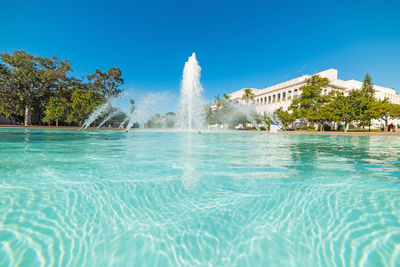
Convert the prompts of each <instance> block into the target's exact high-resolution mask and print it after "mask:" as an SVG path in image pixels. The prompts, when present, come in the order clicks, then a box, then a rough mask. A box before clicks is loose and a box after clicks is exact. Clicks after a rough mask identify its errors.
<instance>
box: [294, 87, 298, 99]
mask: <svg viewBox="0 0 400 267" xmlns="http://www.w3.org/2000/svg"><path fill="white" fill-rule="evenodd" d="M298 93H299V90H297V89H294V91H293V98H297V95H298Z"/></svg>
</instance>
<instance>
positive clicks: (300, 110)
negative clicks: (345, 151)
mask: <svg viewBox="0 0 400 267" xmlns="http://www.w3.org/2000/svg"><path fill="white" fill-rule="evenodd" d="M328 84H329V80H328V79H327V78H321V77H320V76H318V75H313V76H312V77H311V78H309V79H308V80H307V82H306V85H304V86H302V87H300V88H299V90H300V91H301V96H300V98H295V99H293V100H292V104H291V106H290V110H292V112H293V114H294V116H296V117H297V118H305V119H307V120H308V121H310V122H317V123H320V124H321V127H322V126H323V123H324V122H325V121H326V117H325V116H321V115H322V108H323V106H324V104H325V103H327V102H328V101H329V96H327V95H322V89H323V88H325V87H326V86H327V85H328Z"/></svg>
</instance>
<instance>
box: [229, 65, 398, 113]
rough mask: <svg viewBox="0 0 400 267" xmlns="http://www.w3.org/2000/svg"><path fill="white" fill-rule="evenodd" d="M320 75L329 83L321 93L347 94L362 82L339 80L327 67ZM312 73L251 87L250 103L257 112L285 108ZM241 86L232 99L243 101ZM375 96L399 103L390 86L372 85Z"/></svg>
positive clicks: (296, 95) (297, 94)
mask: <svg viewBox="0 0 400 267" xmlns="http://www.w3.org/2000/svg"><path fill="white" fill-rule="evenodd" d="M317 74H318V75H319V76H320V77H324V78H328V79H329V85H328V86H327V87H326V88H325V89H324V90H323V94H328V93H329V92H330V91H332V90H339V91H343V92H344V93H345V94H348V93H349V92H350V91H351V90H353V89H360V88H361V86H362V82H359V81H356V80H348V81H344V80H340V79H338V71H337V70H335V69H329V70H326V71H322V72H319V73H317ZM311 76H312V75H303V76H301V77H298V78H296V79H292V80H289V81H286V82H283V83H279V84H276V85H273V86H270V87H267V88H264V89H256V88H251V89H252V92H253V94H254V95H255V97H254V99H253V101H252V104H253V105H255V108H256V110H257V112H258V113H260V114H263V113H264V112H270V113H271V112H274V111H275V110H276V109H278V108H280V107H282V108H283V109H285V110H287V108H288V107H289V106H290V104H291V102H292V99H293V98H295V97H298V96H300V95H301V90H300V87H302V86H304V85H306V81H307V79H308V78H310V77H311ZM245 89H246V88H243V89H241V90H239V91H236V92H234V93H231V94H230V96H231V99H232V100H233V101H238V102H244V100H243V99H242V96H243V91H244V90H245ZM374 89H375V97H376V98H378V99H384V98H388V99H389V101H390V102H391V103H394V104H400V95H399V94H397V93H396V91H395V90H393V89H391V88H386V87H382V86H377V85H374Z"/></svg>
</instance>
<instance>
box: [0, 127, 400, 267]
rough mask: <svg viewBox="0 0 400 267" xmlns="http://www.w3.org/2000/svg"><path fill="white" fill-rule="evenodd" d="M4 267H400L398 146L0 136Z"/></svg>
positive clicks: (248, 137) (140, 134)
mask: <svg viewBox="0 0 400 267" xmlns="http://www.w3.org/2000/svg"><path fill="white" fill-rule="evenodd" d="M0 266H400V137H396V136H361V135H360V136H358V135H318V134H289V135H287V136H286V135H283V134H266V133H263V134H259V133H254V132H203V133H202V134H198V133H197V132H195V133H185V132H173V131H170V132H169V131H131V132H129V133H125V131H112V130H110V131H106V130H89V131H78V130H41V129H30V130H28V129H0Z"/></svg>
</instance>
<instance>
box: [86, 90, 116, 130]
mask: <svg viewBox="0 0 400 267" xmlns="http://www.w3.org/2000/svg"><path fill="white" fill-rule="evenodd" d="M111 102H112V99H111V98H109V99H107V100H106V102H104V104H102V105H101V106H99V107H98V108H96V109H95V110H94V111H93V112H92V113H90V115H89V118H87V119H86V120H85V123H84V124H83V125H82V127H81V129H87V128H88V127H89V126H90V125H91V124H92V123H93V122H94V121H95V120H96V119H97V118H98V117H99V116H100V115H101V114H102V113H103V112H106V111H107V110H110V109H111V107H112V104H111Z"/></svg>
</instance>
